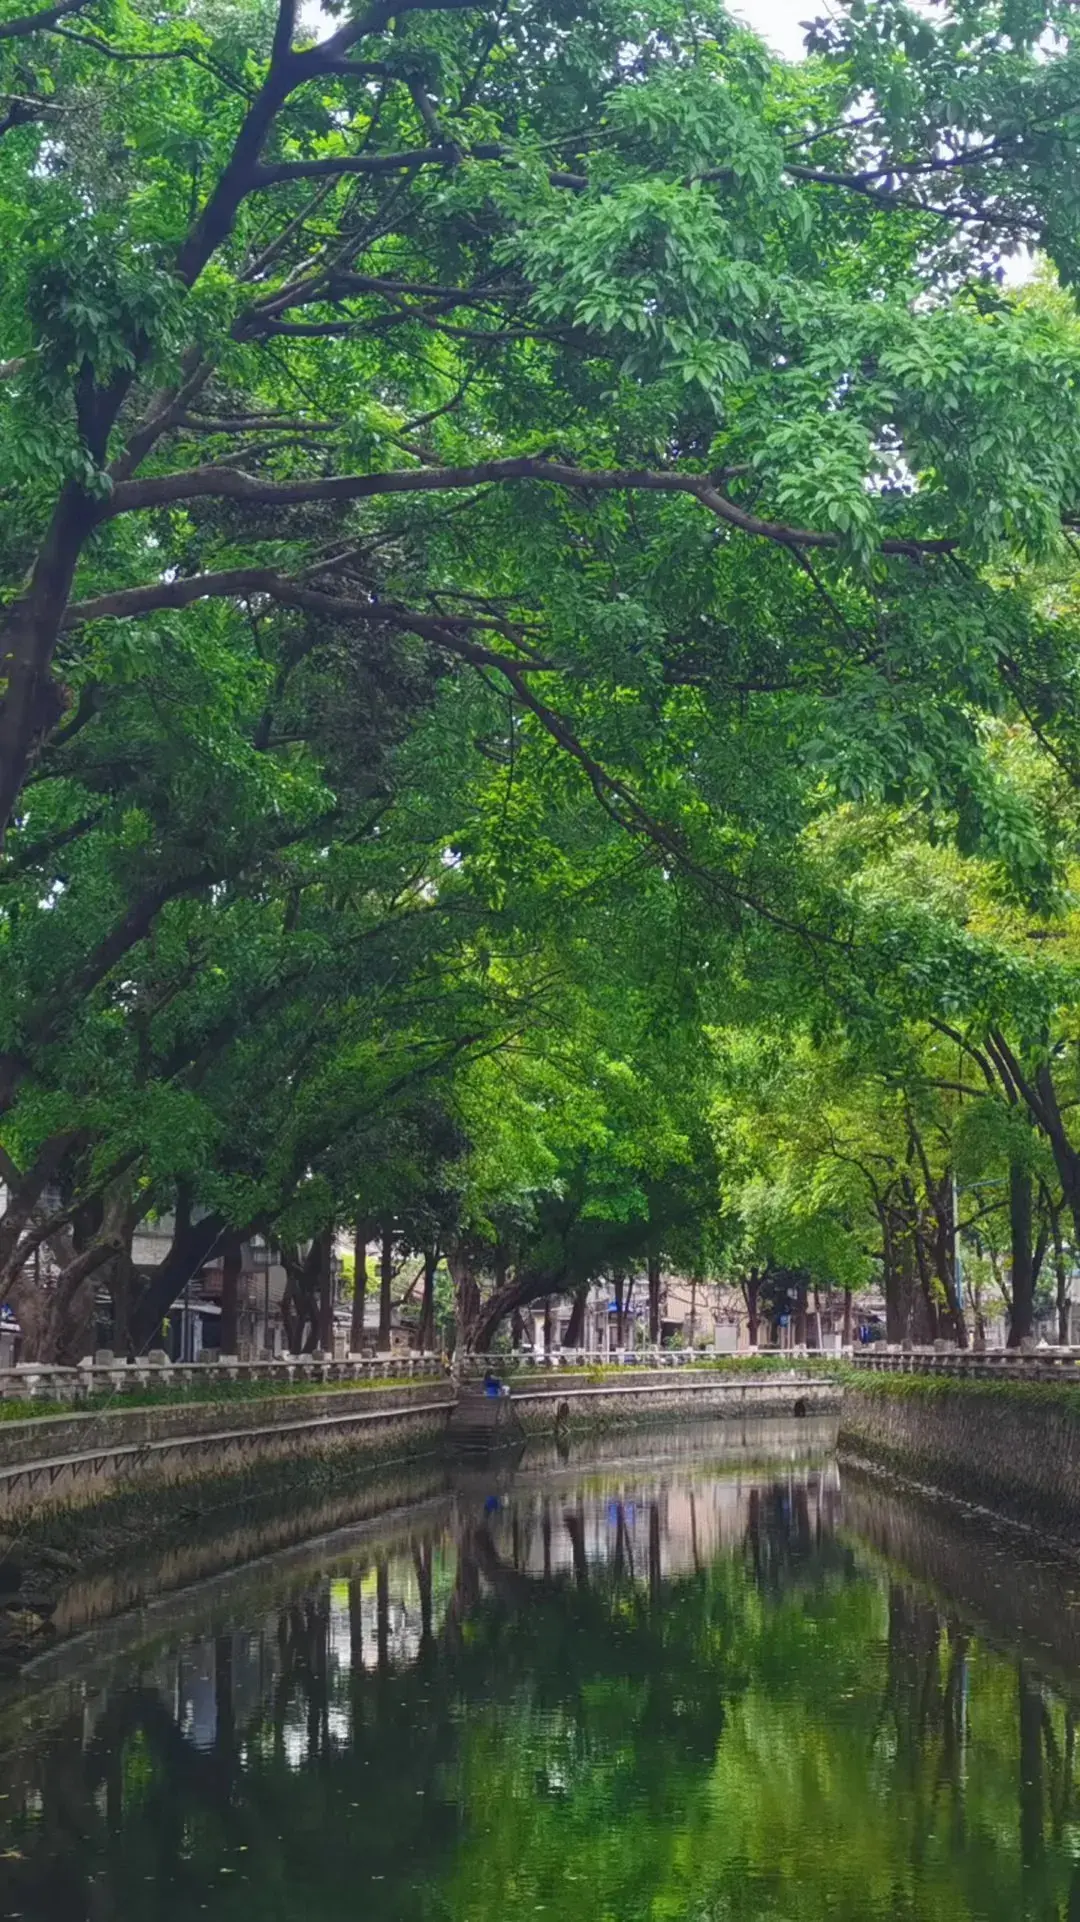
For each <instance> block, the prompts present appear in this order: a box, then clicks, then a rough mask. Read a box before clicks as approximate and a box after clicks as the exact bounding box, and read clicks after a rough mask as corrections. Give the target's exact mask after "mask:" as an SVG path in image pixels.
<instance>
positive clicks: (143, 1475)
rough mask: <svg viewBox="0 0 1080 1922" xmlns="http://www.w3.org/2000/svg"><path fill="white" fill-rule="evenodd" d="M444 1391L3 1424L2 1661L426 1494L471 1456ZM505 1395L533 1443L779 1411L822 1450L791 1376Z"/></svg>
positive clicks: (811, 1399) (750, 1422)
mask: <svg viewBox="0 0 1080 1922" xmlns="http://www.w3.org/2000/svg"><path fill="white" fill-rule="evenodd" d="M448 1388H449V1385H448V1384H447V1383H446V1382H445V1381H443V1382H436V1381H430V1380H429V1381H423V1382H416V1383H413V1384H412V1385H409V1384H407V1383H404V1382H398V1383H394V1384H391V1385H386V1386H372V1387H368V1388H364V1389H356V1388H344V1389H343V1388H340V1387H338V1388H335V1389H333V1390H328V1391H327V1392H326V1393H325V1394H319V1395H317V1394H314V1393H306V1394H303V1395H295V1394H294V1395H282V1396H280V1397H273V1398H267V1397H259V1398H258V1399H257V1400H251V1401H244V1402H237V1401H231V1402H225V1403H214V1402H200V1403H196V1404H192V1405H186V1406H184V1405H182V1406H165V1407H152V1408H147V1407H135V1408H132V1407H125V1406H123V1405H122V1404H118V1405H116V1406H114V1407H113V1408H110V1409H103V1410H97V1411H95V1412H93V1413H83V1414H75V1415H61V1416H56V1415H50V1416H44V1417H42V1416H38V1417H34V1418H31V1419H29V1420H20V1421H7V1422H4V1423H0V1501H2V1502H3V1504H4V1507H3V1509H2V1511H0V1665H3V1664H4V1663H7V1664H8V1665H12V1664H14V1665H18V1663H20V1662H21V1661H22V1660H24V1659H25V1658H26V1657H27V1655H28V1654H29V1653H32V1652H33V1651H34V1650H35V1649H36V1648H38V1647H39V1646H42V1645H44V1644H45V1643H46V1642H47V1641H48V1640H49V1639H51V1638H56V1637H63V1636H67V1635H70V1634H72V1633H74V1632H77V1630H78V1629H79V1627H80V1626H81V1625H82V1624H83V1623H85V1622H86V1621H90V1620H94V1619H98V1618H99V1617H101V1616H102V1615H105V1614H108V1613H111V1612H114V1611H115V1610H118V1609H125V1608H130V1607H133V1606H139V1605H142V1603H144V1602H145V1600H146V1598H147V1596H148V1595H149V1594H152V1593H155V1592H157V1591H158V1589H159V1588H161V1587H164V1588H166V1589H168V1588H171V1587H177V1586H181V1585H183V1584H184V1583H185V1582H191V1581H198V1580H201V1579H204V1578H206V1577H207V1576H209V1575H212V1574H215V1573H217V1572H218V1571H220V1570H221V1569H224V1568H228V1567H230V1566H235V1565H237V1564H238V1563H241V1562H244V1561H245V1560H248V1559H250V1557H251V1556H252V1555H253V1554H255V1553H267V1552H272V1551H274V1550H276V1549H278V1548H283V1547H287V1546H289V1545H290V1544H291V1543H294V1542H298V1541H302V1540H303V1539H305V1538H306V1537H309V1536H311V1535H312V1534H315V1533H321V1532H323V1531H325V1530H326V1529H328V1528H333V1527H337V1526H341V1525H344V1524H345V1523H346V1522H349V1523H356V1522H358V1521H361V1520H366V1519H369V1518H371V1517H375V1516H378V1515H381V1514H385V1513H386V1512H388V1511H392V1510H394V1509H395V1508H396V1507H398V1506H400V1505H402V1504H403V1503H408V1502H413V1501H416V1500H419V1499H427V1498H429V1497H431V1496H433V1495H434V1494H436V1493H437V1492H438V1491H439V1490H441V1489H442V1488H444V1487H445V1486H446V1485H447V1481H448V1478H453V1477H454V1476H458V1477H460V1473H461V1472H462V1470H463V1468H464V1467H465V1466H467V1464H466V1463H465V1462H464V1461H463V1459H462V1456H461V1453H460V1451H459V1450H457V1449H456V1448H455V1447H454V1445H453V1442H452V1439H451V1437H450V1436H449V1435H448V1432H447V1425H448V1420H449V1416H450V1413H451V1411H452V1410H453V1408H454V1407H455V1405H456V1404H455V1400H454V1397H453V1395H452V1394H451V1393H449V1392H448ZM512 1406H513V1409H514V1413H515V1416H517V1415H518V1414H519V1413H520V1417H521V1422H520V1430H521V1438H522V1440H524V1439H526V1438H527V1439H528V1440H529V1442H530V1445H535V1444H537V1443H543V1442H545V1441H550V1442H552V1443H556V1442H557V1445H558V1446H559V1447H560V1448H562V1449H567V1448H569V1447H570V1446H571V1443H572V1442H576V1441H578V1440H584V1439H586V1438H597V1439H598V1440H599V1441H600V1442H601V1443H602V1442H603V1439H604V1438H605V1437H610V1438H611V1440H612V1444H613V1445H614V1444H615V1442H616V1441H617V1438H618V1437H619V1436H620V1435H632V1433H633V1431H634V1430H635V1429H647V1428H648V1429H651V1428H656V1429H659V1428H667V1429H673V1430H675V1431H676V1432H680V1431H681V1432H685V1433H687V1434H693V1433H696V1432H700V1431H701V1430H702V1429H703V1428H704V1426H705V1425H706V1423H709V1422H717V1423H719V1424H721V1425H722V1428H723V1432H724V1434H725V1437H726V1438H728V1439H730V1442H731V1445H732V1446H733V1447H734V1448H735V1449H736V1450H738V1449H742V1450H744V1451H745V1450H746V1449H747V1448H752V1446H753V1441H752V1437H753V1433H754V1431H755V1429H756V1428H760V1427H762V1425H764V1426H766V1427H767V1426H769V1425H770V1423H771V1422H773V1421H775V1420H776V1419H777V1418H782V1417H785V1416H787V1417H791V1418H792V1420H793V1421H794V1422H795V1423H796V1425H797V1428H798V1429H800V1430H802V1429H806V1430H810V1429H812V1428H816V1427H817V1423H816V1422H815V1421H813V1420H812V1419H811V1420H806V1419H805V1417H807V1416H810V1417H814V1416H817V1417H821V1418H823V1419H824V1421H825V1423H826V1425H827V1428H828V1442H829V1444H830V1445H831V1444H832V1442H833V1440H834V1438H835V1422H836V1414H837V1411H838V1407H839V1390H838V1388H837V1386H836V1384H835V1383H826V1382H824V1381H822V1380H808V1379H803V1378H802V1377H800V1376H798V1375H795V1374H793V1373H791V1372H790V1371H788V1372H785V1373H784V1374H782V1375H777V1374H775V1373H762V1374H757V1375H752V1376H748V1377H746V1378H742V1377H739V1378H733V1377H731V1376H730V1375H729V1374H727V1373H726V1372H725V1373H720V1372H712V1373H710V1372H709V1371H705V1370H703V1371H701V1372H700V1374H699V1373H697V1372H694V1373H691V1372H690V1371H687V1370H681V1369H680V1371H679V1373H678V1375H677V1377H676V1376H673V1374H672V1372H671V1371H657V1373H656V1374H655V1375H654V1374H653V1373H651V1372H649V1371H640V1373H637V1372H635V1377H634V1379H633V1380H631V1381H626V1382H618V1383H614V1384H612V1383H610V1382H605V1381H603V1380H599V1381H597V1380H593V1379H590V1378H586V1377H575V1376H572V1375H567V1376H564V1377H561V1378H557V1379H556V1380H554V1381H553V1380H552V1379H550V1378H549V1377H543V1378H538V1379H529V1378H525V1379H523V1380H522V1381H520V1382H519V1383H517V1384H516V1385H515V1393H514V1396H513V1398H512ZM512 1459H513V1457H512V1456H511V1461H512ZM475 1467H476V1470H477V1472H480V1473H481V1474H482V1475H483V1476H484V1477H485V1478H486V1479H488V1480H490V1479H491V1477H492V1476H496V1477H497V1476H498V1475H499V1474H500V1473H502V1472H503V1465H502V1463H501V1461H500V1457H499V1455H498V1453H496V1454H495V1455H494V1456H491V1457H489V1458H488V1459H487V1460H486V1461H484V1460H481V1461H480V1462H479V1463H476V1464H475ZM256 1544H257V1546H256Z"/></svg>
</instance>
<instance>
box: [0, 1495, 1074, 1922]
mask: <svg viewBox="0 0 1080 1922" xmlns="http://www.w3.org/2000/svg"><path fill="white" fill-rule="evenodd" d="M859 1499H861V1500H862V1501H864V1502H866V1501H867V1500H868V1498H867V1496H866V1494H865V1491H864V1492H863V1494H862V1496H861V1497H859V1496H858V1495H857V1496H856V1505H857V1502H858V1500H859ZM890 1499H891V1498H886V1497H884V1496H883V1495H882V1494H881V1493H880V1492H879V1491H875V1492H874V1494H873V1498H872V1506H873V1511H874V1527H873V1529H871V1528H870V1526H869V1525H868V1526H867V1527H866V1528H855V1529H853V1528H852V1525H851V1524H852V1520H853V1515H852V1512H851V1506H850V1505H849V1509H848V1513H847V1514H846V1516H845V1514H844V1513H843V1512H842V1503H841V1488H840V1482H839V1477H838V1474H837V1471H836V1469H835V1467H825V1468H815V1467H807V1466H804V1465H799V1464H792V1463H791V1462H789V1463H788V1464H787V1465H786V1466H778V1467H776V1468H775V1469H771V1470H767V1471H754V1470H751V1469H750V1468H748V1467H746V1466H743V1467H741V1468H739V1469H738V1470H736V1471H735V1472H732V1471H731V1470H730V1469H728V1470H727V1471H726V1472H725V1471H724V1470H722V1469H721V1468H718V1467H715V1466H714V1467H713V1468H711V1469H710V1468H707V1467H702V1466H700V1465H698V1466H695V1465H693V1464H691V1463H684V1464H681V1465H680V1464H676V1465H671V1464H669V1465H667V1466H664V1465H663V1464H660V1465H658V1466H656V1467H654V1468H652V1469H648V1468H644V1469H643V1468H640V1467H639V1468H622V1469H620V1468H619V1467H618V1466H617V1465H614V1464H613V1465H610V1466H608V1467H605V1468H603V1469H601V1470H599V1471H598V1470H596V1469H595V1468H594V1469H593V1470H592V1471H591V1472H586V1473H582V1472H574V1471H569V1470H568V1471H565V1472H562V1473H550V1472H548V1473H544V1474H538V1473H524V1474H522V1475H521V1476H519V1477H518V1478H517V1479H516V1480H514V1481H512V1482H511V1483H510V1486H509V1488H508V1489H504V1490H503V1491H502V1492H500V1493H493V1492H490V1491H486V1490H485V1488H484V1485H483V1484H482V1483H481V1484H480V1485H479V1486H477V1487H476V1488H475V1490H474V1489H472V1488H466V1487H461V1488H459V1490H458V1492H457V1494H456V1496H455V1497H454V1498H453V1499H452V1501H450V1502H449V1503H448V1504H447V1506H446V1507H445V1509H444V1510H442V1511H440V1513H439V1514H437V1515H436V1514H432V1513H430V1512H429V1514H428V1517H427V1519H426V1520H422V1519H417V1520H416V1521H415V1522H414V1524H413V1525H412V1527H411V1528H410V1527H404V1526H401V1527H399V1528H398V1531H397V1533H396V1534H395V1533H393V1532H384V1533H383V1534H381V1535H380V1536H379V1537H378V1538H374V1537H373V1538H369V1539H366V1540H364V1541H361V1540H358V1539H355V1538H354V1539H353V1540H351V1541H350V1539H349V1538H348V1537H339V1538H336V1539H335V1540H334V1541H330V1542H327V1543H326V1544H325V1545H324V1548H323V1550H322V1551H320V1553H321V1560H320V1561H318V1562H317V1563H316V1562H313V1561H312V1560H311V1559H310V1558H309V1559H308V1560H306V1561H305V1562H304V1563H303V1564H302V1565H300V1566H295V1565H284V1566H283V1565H280V1564H279V1565H274V1564H270V1565H268V1566H267V1567H266V1568H264V1569H263V1570H261V1571H256V1572H253V1573H252V1575H251V1577H250V1579H249V1580H248V1582H247V1585H246V1587H245V1588H244V1589H243V1591H242V1592H237V1591H236V1590H235V1589H228V1590H224V1591H221V1592H219V1593H218V1594H217V1596H216V1599H214V1598H210V1597H204V1598H203V1604H202V1606H203V1608H204V1615H203V1619H202V1621H201V1624H200V1626H199V1628H198V1631H197V1632H194V1633H192V1632H188V1631H186V1630H185V1631H183V1632H178V1631H177V1629H176V1628H175V1627H174V1628H173V1629H171V1630H170V1628H169V1626H168V1621H167V1620H165V1621H163V1626H162V1628H161V1630H160V1632H159V1638H158V1640H157V1641H156V1642H155V1641H154V1640H152V1639H150V1637H149V1631H148V1629H147V1628H146V1626H145V1625H144V1627H143V1629H142V1631H141V1635H140V1636H138V1637H135V1638H134V1640H135V1646H133V1647H130V1648H129V1649H128V1650H127V1653H126V1657H125V1660H124V1662H123V1665H122V1667H121V1666H120V1665H119V1664H118V1663H114V1664H113V1666H112V1668H109V1667H108V1666H107V1665H103V1666H99V1667H97V1668H96V1667H95V1665H94V1662H93V1661H92V1660H91V1659H90V1658H89V1657H87V1658H86V1659H84V1661H83V1662H82V1665H81V1667H80V1666H79V1664H78V1662H77V1661H76V1660H75V1659H71V1660H69V1662H68V1668H67V1675H66V1679H64V1680H63V1681H62V1682H61V1683H60V1684H54V1685H53V1686H52V1688H51V1691H50V1692H48V1694H47V1697H46V1694H45V1692H44V1691H43V1689H41V1688H39V1689H38V1692H37V1694H35V1688H34V1685H33V1683H32V1682H31V1683H28V1684H27V1685H26V1686H25V1687H24V1689H23V1691H22V1692H21V1693H20V1695H19V1696H18V1697H17V1699H15V1700H13V1701H12V1702H11V1703H10V1704H9V1706H8V1709H7V1711H6V1720H3V1721H2V1722H0V1737H2V1738H3V1747H2V1752H0V1916H7V1917H14V1916H21V1917H27V1918H33V1919H34V1922H129V1918H130V1919H131V1922H136V1919H137V1922H181V1918H183V1922H194V1919H195V1918H198V1917H200V1916H202V1915H206V1916H208V1917H209V1918H210V1919H211V1922H233V1918H235V1922H240V1918H245V1919H246V1918H256V1917H257V1918H260V1922H262V1919H263V1918H265V1922H300V1918H301V1917H303V1918H304V1919H305V1922H339V1919H340V1922H345V1918H350V1922H354V1919H355V1918H358V1917H363V1918H375V1919H377V1922H382V1919H383V1918H385V1922H390V1918H394V1922H413V1919H414V1918H415V1922H433V1919H435V1918H437V1919H438V1922H523V1919H524V1918H526V1917H528V1918H530V1922H531V1919H532V1918H535V1917H538V1916H541V1915H542V1916H544V1917H545V1918H546V1919H547V1922H645V1918H649V1922H657V1919H658V1918H663V1919H664V1922H668V1919H670V1922H681V1918H687V1922H691V1918H692V1919H693V1922H758V1918H760V1922H766V1918H768V1922H825V1918H831V1919H832V1922H856V1918H858V1922H867V1918H869V1919H870V1922H876V1918H882V1922H884V1918H885V1917H889V1918H899V1919H900V1922H946V1918H948V1922H966V1919H967V1918H986V1919H987V1922H999V1919H1000V1922H1004V1918H1010V1922H1011V1918H1013V1917H1021V1918H1031V1919H1032V1922H1050V1919H1051V1918H1053V1919H1054V1922H1077V1919H1078V1918H1080V1874H1078V1873H1077V1871H1076V1869H1075V1868H1074V1863H1075V1862H1076V1861H1080V1815H1078V1810H1077V1803H1076V1789H1075V1784H1074V1777H1075V1773H1076V1722H1075V1715H1074V1709H1073V1703H1072V1700H1071V1699H1070V1697H1069V1694H1068V1689H1067V1686H1062V1685H1060V1684H1059V1685H1057V1686H1052V1685H1051V1684H1050V1683H1049V1682H1048V1681H1047V1679H1046V1674H1047V1668H1046V1664H1045V1663H1044V1662H1042V1661H1041V1659H1040V1656H1039V1653H1038V1651H1037V1648H1035V1647H1034V1645H1028V1644H1025V1645H1024V1646H1023V1647H1012V1648H1009V1647H1008V1646H1003V1645H1002V1644H1001V1641H1000V1637H998V1640H997V1643H996V1644H995V1643H992V1642H991V1641H988V1640H987V1639H986V1638H985V1636H984V1634H983V1632H982V1630H981V1628H980V1624H979V1621H978V1619H976V1617H975V1616H974V1615H973V1613H972V1609H971V1605H970V1598H969V1597H968V1598H964V1599H963V1600H962V1601H961V1602H959V1603H957V1604H956V1605H954V1604H953V1603H952V1602H946V1601H943V1600H942V1599H941V1592H942V1591H941V1589H940V1587H939V1588H938V1590H937V1591H936V1597H937V1598H936V1599H931V1591H930V1590H929V1589H927V1588H923V1587H922V1586H920V1584H919V1582H918V1581H917V1580H916V1579H913V1578H912V1577H911V1576H910V1575H909V1574H907V1573H905V1572H903V1570H902V1567H901V1564H900V1562H899V1561H898V1560H897V1557H896V1552H895V1548H896V1544H895V1543H893V1544H891V1545H890V1543H889V1541H888V1540H887V1539H885V1538H886V1537H887V1535H888V1516H889V1503H890ZM898 1513H899V1511H898ZM854 1519H856V1521H857V1519H858V1518H857V1516H855V1517H854ZM913 1526H914V1524H913V1523H912V1521H911V1517H910V1515H907V1514H905V1515H900V1516H899V1519H898V1521H897V1528H898V1529H899V1530H900V1532H901V1533H903V1531H904V1530H907V1536H908V1537H910V1536H911V1531H912V1528H913ZM933 1526H934V1527H935V1528H936V1529H938V1531H939V1532H940V1530H941V1527H942V1524H941V1522H940V1520H938V1521H935V1523H934V1524H933ZM871 1535H874V1536H875V1537H876V1541H875V1544H874V1545H871V1544H870V1541H869V1539H868V1538H869V1537H870V1536H871ZM883 1550H884V1551H885V1553H882V1552H881V1551H883ZM957 1552H962V1551H957ZM933 1553H934V1555H935V1556H937V1557H938V1559H939V1560H940V1557H941V1554H942V1553H943V1550H942V1548H941V1545H940V1543H937V1542H935V1544H934V1545H933ZM886 1556H887V1557H888V1558H887V1559H886ZM1064 1599H1065V1598H1064V1596H1063V1605H1064ZM69 1656H71V1657H72V1658H74V1656H75V1651H69Z"/></svg>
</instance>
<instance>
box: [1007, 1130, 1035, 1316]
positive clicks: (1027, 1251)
mask: <svg viewBox="0 0 1080 1922" xmlns="http://www.w3.org/2000/svg"><path fill="white" fill-rule="evenodd" d="M1009 1245H1010V1251H1011V1265H1012V1313H1011V1314H1010V1316H1009V1347H1010V1348H1019V1346H1020V1343H1021V1342H1022V1341H1026V1340H1027V1338H1028V1336H1029V1335H1030V1334H1031V1328H1032V1320H1033V1315H1034V1307H1035V1266H1034V1261H1033V1258H1032V1246H1031V1174H1030V1171H1029V1170H1028V1169H1027V1168H1025V1167H1023V1166H1021V1165H1020V1164H1019V1163H1018V1162H1016V1161H1010V1163H1009Z"/></svg>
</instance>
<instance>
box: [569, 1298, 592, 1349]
mask: <svg viewBox="0 0 1080 1922" xmlns="http://www.w3.org/2000/svg"><path fill="white" fill-rule="evenodd" d="M588 1299H589V1289H588V1284H587V1283H586V1285H585V1287H584V1288H578V1289H577V1290H576V1291H575V1294H574V1300H573V1306H572V1307H571V1309H570V1320H569V1321H568V1322H567V1324H566V1339H565V1341H564V1343H563V1346H564V1347H565V1348H580V1347H581V1337H582V1334H583V1332H584V1328H585V1307H586V1304H587V1302H588Z"/></svg>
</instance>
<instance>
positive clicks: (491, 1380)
mask: <svg viewBox="0 0 1080 1922" xmlns="http://www.w3.org/2000/svg"><path fill="white" fill-rule="evenodd" d="M484 1393H485V1395H490V1396H491V1398H492V1400H493V1401H497V1400H498V1398H499V1396H500V1395H501V1394H502V1382H501V1381H500V1380H499V1377H498V1375H496V1374H495V1373H494V1372H493V1370H492V1369H490V1368H489V1369H488V1371H487V1374H486V1375H485V1376H484Z"/></svg>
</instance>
